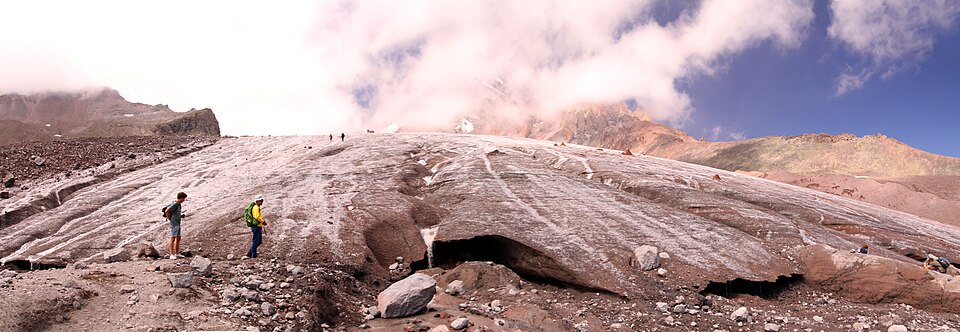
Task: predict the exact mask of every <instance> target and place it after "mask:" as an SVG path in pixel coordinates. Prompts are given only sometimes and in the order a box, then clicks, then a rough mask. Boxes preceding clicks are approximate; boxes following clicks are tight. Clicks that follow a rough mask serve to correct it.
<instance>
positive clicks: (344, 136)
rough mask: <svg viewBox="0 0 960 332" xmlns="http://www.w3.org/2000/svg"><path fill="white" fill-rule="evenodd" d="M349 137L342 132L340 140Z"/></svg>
mask: <svg viewBox="0 0 960 332" xmlns="http://www.w3.org/2000/svg"><path fill="white" fill-rule="evenodd" d="M344 138H347V134H344V133H340V141H341V142H343V139H344Z"/></svg>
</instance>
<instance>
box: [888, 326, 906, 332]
mask: <svg viewBox="0 0 960 332" xmlns="http://www.w3.org/2000/svg"><path fill="white" fill-rule="evenodd" d="M887 332H907V327H906V326H903V325H890V328H888V329H887Z"/></svg>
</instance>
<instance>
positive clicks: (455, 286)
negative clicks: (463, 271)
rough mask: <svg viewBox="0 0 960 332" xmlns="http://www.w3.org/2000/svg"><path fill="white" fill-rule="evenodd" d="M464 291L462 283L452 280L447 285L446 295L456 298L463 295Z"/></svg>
mask: <svg viewBox="0 0 960 332" xmlns="http://www.w3.org/2000/svg"><path fill="white" fill-rule="evenodd" d="M465 292H466V289H465V288H464V285H463V281H461V280H454V281H451V282H450V283H449V284H447V294H450V295H453V296H457V295H461V294H464V293H465Z"/></svg>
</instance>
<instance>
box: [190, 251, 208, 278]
mask: <svg viewBox="0 0 960 332" xmlns="http://www.w3.org/2000/svg"><path fill="white" fill-rule="evenodd" d="M190 267H192V268H193V269H194V271H197V273H199V274H200V275H201V276H204V277H209V276H210V275H211V274H213V263H211V262H210V259H208V258H205V257H201V256H197V257H194V258H193V260H191V261H190Z"/></svg>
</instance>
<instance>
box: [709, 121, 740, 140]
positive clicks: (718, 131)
mask: <svg viewBox="0 0 960 332" xmlns="http://www.w3.org/2000/svg"><path fill="white" fill-rule="evenodd" d="M704 131H705V132H706V133H707V137H709V138H710V140H711V141H719V140H721V138H724V137H726V138H728V139H731V140H735V141H739V140H743V139H746V138H747V135H746V134H744V133H743V132H742V131H739V130H735V129H731V128H727V127H724V126H719V125H717V126H713V127H711V128H709V129H708V130H704Z"/></svg>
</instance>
